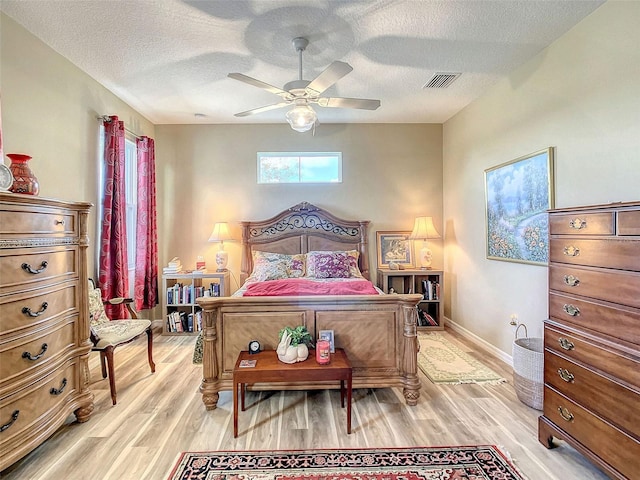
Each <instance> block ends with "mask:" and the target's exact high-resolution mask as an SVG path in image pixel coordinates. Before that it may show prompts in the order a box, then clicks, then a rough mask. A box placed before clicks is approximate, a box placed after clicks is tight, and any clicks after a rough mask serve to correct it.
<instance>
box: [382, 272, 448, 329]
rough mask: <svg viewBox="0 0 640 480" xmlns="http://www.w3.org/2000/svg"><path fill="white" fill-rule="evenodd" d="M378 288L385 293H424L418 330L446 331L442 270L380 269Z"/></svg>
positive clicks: (419, 306) (418, 319) (420, 304)
mask: <svg viewBox="0 0 640 480" xmlns="http://www.w3.org/2000/svg"><path fill="white" fill-rule="evenodd" d="M378 287H379V288H380V289H381V290H382V291H383V292H384V293H393V292H395V293H422V295H423V300H421V301H420V303H419V304H418V309H419V310H420V311H419V312H418V316H417V322H418V323H417V327H418V330H444V272H442V271H441V270H413V269H412V270H383V269H378ZM429 289H431V295H430V296H429V294H428V290H429Z"/></svg>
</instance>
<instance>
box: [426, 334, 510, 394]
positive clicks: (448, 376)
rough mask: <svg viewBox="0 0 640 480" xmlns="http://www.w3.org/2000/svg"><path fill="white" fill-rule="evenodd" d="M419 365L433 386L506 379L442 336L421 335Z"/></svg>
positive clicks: (492, 381)
mask: <svg viewBox="0 0 640 480" xmlns="http://www.w3.org/2000/svg"><path fill="white" fill-rule="evenodd" d="M418 339H419V340H420V352H419V353H418V366H419V367H420V370H422V371H423V372H424V374H425V375H426V376H427V377H429V379H430V380H431V381H432V382H433V383H453V384H458V383H502V382H506V380H505V379H504V378H502V377H500V375H498V374H497V373H495V372H494V371H492V370H491V369H489V368H488V367H486V366H484V365H483V364H482V363H480V362H479V361H477V360H476V359H475V358H473V357H472V356H471V355H469V354H468V353H465V352H463V351H462V350H460V349H459V348H458V347H456V346H455V345H454V344H453V343H451V342H450V341H448V340H447V339H446V338H445V337H444V336H443V335H442V334H440V333H423V332H420V333H418Z"/></svg>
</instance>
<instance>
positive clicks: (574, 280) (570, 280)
mask: <svg viewBox="0 0 640 480" xmlns="http://www.w3.org/2000/svg"><path fill="white" fill-rule="evenodd" d="M564 283H566V284H567V285H569V286H570V287H577V286H578V285H580V279H579V278H578V277H574V276H573V275H565V276H564Z"/></svg>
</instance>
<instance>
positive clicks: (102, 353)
mask: <svg viewBox="0 0 640 480" xmlns="http://www.w3.org/2000/svg"><path fill="white" fill-rule="evenodd" d="M104 357H105V356H104V350H100V365H101V366H102V378H107V365H106V364H105V363H104Z"/></svg>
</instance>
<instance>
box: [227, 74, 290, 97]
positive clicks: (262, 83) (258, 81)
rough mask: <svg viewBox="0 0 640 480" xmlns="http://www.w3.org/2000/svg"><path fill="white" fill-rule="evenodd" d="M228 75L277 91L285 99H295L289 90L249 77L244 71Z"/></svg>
mask: <svg viewBox="0 0 640 480" xmlns="http://www.w3.org/2000/svg"><path fill="white" fill-rule="evenodd" d="M227 76H228V77H229V78H233V79H234V80H239V81H241V82H244V83H248V84H249V85H253V86H254V87H258V88H262V89H263V90H266V91H267V92H270V93H275V94H276V95H280V96H281V97H282V98H284V99H285V100H291V99H293V95H291V94H290V93H289V92H287V91H285V90H282V89H281V88H278V87H274V86H273V85H269V84H268V83H265V82H262V81H260V80H257V79H255V78H253V77H249V76H247V75H244V74H242V73H230V74H229V75H227Z"/></svg>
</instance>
